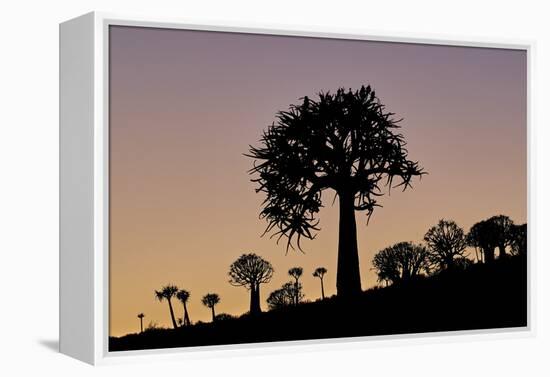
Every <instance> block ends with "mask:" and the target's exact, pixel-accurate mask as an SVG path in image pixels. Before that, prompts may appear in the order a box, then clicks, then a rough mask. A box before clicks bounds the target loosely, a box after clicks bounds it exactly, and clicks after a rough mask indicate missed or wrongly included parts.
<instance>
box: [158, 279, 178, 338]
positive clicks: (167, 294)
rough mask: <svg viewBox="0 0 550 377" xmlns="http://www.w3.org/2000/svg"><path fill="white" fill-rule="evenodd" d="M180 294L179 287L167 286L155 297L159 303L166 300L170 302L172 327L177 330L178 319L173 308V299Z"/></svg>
mask: <svg viewBox="0 0 550 377" xmlns="http://www.w3.org/2000/svg"><path fill="white" fill-rule="evenodd" d="M177 292H178V287H176V286H175V285H170V284H168V285H166V286H164V287H162V288H161V290H160V291H155V297H156V298H157V300H159V301H161V302H162V301H163V300H165V299H166V301H168V307H169V308H170V318H171V319H172V326H174V328H175V329H177V328H178V325H177V323H176V317H175V316H174V309H173V308H172V298H173V297H174V296H175V295H176V293H177Z"/></svg>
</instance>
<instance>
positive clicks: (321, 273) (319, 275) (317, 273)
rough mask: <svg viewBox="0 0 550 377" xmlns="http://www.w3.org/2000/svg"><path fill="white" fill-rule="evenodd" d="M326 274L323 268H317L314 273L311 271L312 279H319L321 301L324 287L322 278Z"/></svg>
mask: <svg viewBox="0 0 550 377" xmlns="http://www.w3.org/2000/svg"><path fill="white" fill-rule="evenodd" d="M326 273H327V269H326V268H324V267H317V268H316V269H315V271H313V277H316V278H319V280H320V281H321V299H322V300H324V299H325V286H324V285H323V278H324V277H325V274H326Z"/></svg>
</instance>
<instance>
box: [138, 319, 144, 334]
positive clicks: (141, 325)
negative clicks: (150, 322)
mask: <svg viewBox="0 0 550 377" xmlns="http://www.w3.org/2000/svg"><path fill="white" fill-rule="evenodd" d="M139 328H140V329H141V331H140V332H143V318H140V319H139Z"/></svg>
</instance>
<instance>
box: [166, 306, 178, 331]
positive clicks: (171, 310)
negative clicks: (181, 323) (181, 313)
mask: <svg viewBox="0 0 550 377" xmlns="http://www.w3.org/2000/svg"><path fill="white" fill-rule="evenodd" d="M167 301H168V306H169V307H170V318H172V325H173V326H174V328H175V329H177V328H178V324H177V323H176V317H174V309H173V308H172V301H171V300H170V299H167Z"/></svg>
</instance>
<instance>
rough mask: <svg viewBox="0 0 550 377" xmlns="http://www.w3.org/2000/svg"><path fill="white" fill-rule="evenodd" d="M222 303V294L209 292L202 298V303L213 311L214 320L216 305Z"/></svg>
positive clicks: (214, 317)
mask: <svg viewBox="0 0 550 377" xmlns="http://www.w3.org/2000/svg"><path fill="white" fill-rule="evenodd" d="M219 303H220V296H218V294H217V293H207V294H206V295H204V297H203V298H202V304H203V305H204V306H206V307H207V308H210V310H211V311H212V322H214V321H215V320H216V310H215V309H214V307H215V306H216V305H217V304H219Z"/></svg>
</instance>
